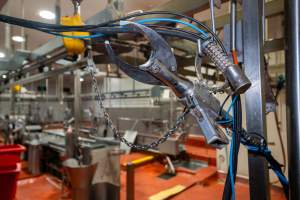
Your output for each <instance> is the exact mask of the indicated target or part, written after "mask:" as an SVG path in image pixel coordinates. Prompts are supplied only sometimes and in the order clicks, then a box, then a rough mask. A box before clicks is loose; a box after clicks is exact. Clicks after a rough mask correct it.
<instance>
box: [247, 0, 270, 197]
mask: <svg viewBox="0 0 300 200" xmlns="http://www.w3.org/2000/svg"><path fill="white" fill-rule="evenodd" d="M263 3H264V1H262V0H244V1H243V43H244V65H245V73H246V75H247V76H248V78H249V79H250V81H251V83H252V86H251V88H250V89H249V90H248V91H247V92H246V94H245V103H246V120H247V131H249V132H256V133H258V134H261V135H263V136H265V137H266V116H265V91H264V73H265V72H264V62H263V24H262V20H263V18H262V14H263ZM248 162H249V184H250V198H251V200H257V199H261V200H265V199H266V200H268V199H270V191H269V172H268V164H267V162H266V161H265V159H264V158H262V157H260V156H255V155H254V154H251V153H250V152H249V154H248Z"/></svg>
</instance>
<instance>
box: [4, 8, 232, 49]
mask: <svg viewBox="0 0 300 200" xmlns="http://www.w3.org/2000/svg"><path fill="white" fill-rule="evenodd" d="M156 14H160V15H172V16H176V17H180V18H184V19H188V20H189V21H191V22H194V23H196V24H197V25H198V26H200V27H202V28H204V29H205V30H206V31H207V32H209V33H210V34H211V35H212V37H213V38H214V39H215V41H216V42H217V43H218V44H219V45H220V46H221V48H222V49H223V51H224V53H225V54H226V55H228V54H227V51H226V49H225V47H224V45H223V43H222V42H221V41H220V39H219V38H218V36H217V35H216V34H215V33H214V32H213V31H212V30H211V29H210V28H208V27H207V26H206V25H205V24H203V23H201V22H200V21H198V20H196V19H194V18H192V17H189V16H186V15H183V14H179V13H174V12H168V11H151V12H143V13H135V14H131V15H128V16H125V17H122V18H119V19H116V20H110V21H107V22H103V23H100V24H97V25H82V26H62V25H56V24H46V23H41V22H36V21H31V20H24V19H19V18H15V17H11V16H6V15H0V21H2V22H5V23H10V24H14V25H18V26H22V27H27V28H31V29H36V30H40V31H43V32H45V31H46V32H47V31H48V32H57V31H58V32H67V31H84V32H87V31H93V30H96V29H97V28H99V27H103V26H108V25H112V24H114V23H117V22H119V21H121V20H126V19H130V18H134V17H140V16H147V15H156Z"/></svg>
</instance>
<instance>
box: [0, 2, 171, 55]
mask: <svg viewBox="0 0 300 200" xmlns="http://www.w3.org/2000/svg"><path fill="white" fill-rule="evenodd" d="M24 1H25V18H26V19H30V20H37V21H40V22H46V23H54V21H47V20H44V19H42V18H40V17H39V15H38V12H39V11H40V10H43V9H46V10H51V11H54V6H55V2H56V0H24ZM60 1H61V14H62V15H71V14H72V13H73V5H72V3H71V0H60ZM167 1H169V0H159V1H155V0H125V1H124V10H125V12H126V13H127V12H130V11H133V10H141V9H142V10H148V9H151V8H153V7H156V6H159V5H160V4H163V3H165V2H167ZM20 2H21V0H9V3H10V5H11V11H10V12H11V13H10V15H11V16H15V17H21V3H20ZM106 5H107V0H85V1H83V2H82V4H81V14H82V17H83V19H88V18H89V17H91V16H93V15H95V14H96V13H98V12H99V11H101V10H103V9H104V8H105V6H106ZM2 13H3V12H2ZM0 30H4V25H3V24H0ZM25 33H26V35H27V36H28V43H27V44H28V49H29V50H33V49H35V48H37V47H38V46H40V45H42V44H44V43H45V42H47V41H48V40H49V39H50V38H51V37H52V36H49V35H47V34H45V33H41V32H38V31H34V30H29V29H26V30H25ZM19 34H20V27H13V34H12V35H19ZM13 44H14V45H15V49H18V48H20V46H19V44H18V43H15V42H13ZM2 48H4V31H0V50H1V49H2Z"/></svg>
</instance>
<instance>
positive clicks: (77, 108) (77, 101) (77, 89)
mask: <svg viewBox="0 0 300 200" xmlns="http://www.w3.org/2000/svg"><path fill="white" fill-rule="evenodd" d="M80 78H81V73H80V70H76V71H75V72H74V113H75V124H74V125H75V134H76V135H77V136H78V135H79V129H80V119H81V114H80V112H81V97H80V95H81V81H80Z"/></svg>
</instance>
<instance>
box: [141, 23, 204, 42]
mask: <svg viewBox="0 0 300 200" xmlns="http://www.w3.org/2000/svg"><path fill="white" fill-rule="evenodd" d="M157 21H158V22H173V23H178V24H183V25H186V26H188V27H190V28H192V29H194V30H195V31H197V32H199V33H201V34H202V35H204V36H205V37H206V39H207V38H208V34H207V33H206V32H204V31H203V30H202V29H199V28H198V27H197V26H195V25H193V24H190V23H188V22H185V21H181V20H178V19H168V18H150V19H142V20H138V21H136V22H137V23H139V24H144V23H149V22H157Z"/></svg>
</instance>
